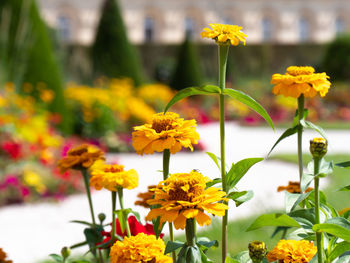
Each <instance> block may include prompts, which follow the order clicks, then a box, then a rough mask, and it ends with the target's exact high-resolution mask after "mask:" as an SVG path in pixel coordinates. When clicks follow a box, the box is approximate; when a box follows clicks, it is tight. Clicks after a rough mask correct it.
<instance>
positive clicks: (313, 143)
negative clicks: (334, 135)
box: [310, 138, 328, 158]
mask: <svg viewBox="0 0 350 263" xmlns="http://www.w3.org/2000/svg"><path fill="white" fill-rule="evenodd" d="M327 150H328V142H327V140H326V139H323V138H313V139H312V140H310V152H311V154H312V157H314V158H322V157H323V156H325V155H326V153H327Z"/></svg>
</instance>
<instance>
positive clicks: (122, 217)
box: [114, 209, 128, 233]
mask: <svg viewBox="0 0 350 263" xmlns="http://www.w3.org/2000/svg"><path fill="white" fill-rule="evenodd" d="M114 213H115V214H116V215H117V217H118V221H119V224H120V229H121V231H122V233H124V231H125V229H126V220H127V218H128V217H127V216H126V215H125V211H124V210H123V209H120V210H116V211H114Z"/></svg>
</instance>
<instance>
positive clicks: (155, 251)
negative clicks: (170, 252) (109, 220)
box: [109, 233, 172, 263]
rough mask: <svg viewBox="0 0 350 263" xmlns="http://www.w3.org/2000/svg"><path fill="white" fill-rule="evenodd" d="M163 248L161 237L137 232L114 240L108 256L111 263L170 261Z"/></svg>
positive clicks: (157, 262)
mask: <svg viewBox="0 0 350 263" xmlns="http://www.w3.org/2000/svg"><path fill="white" fill-rule="evenodd" d="M164 250H165V244H164V241H163V240H162V239H160V238H158V239H157V238H156V236H154V235H146V234H145V233H139V234H137V235H136V236H131V237H125V238H124V240H123V241H117V242H115V243H114V245H113V246H112V247H111V251H110V253H109V256H110V258H111V263H142V262H150V263H172V259H171V258H170V257H168V256H165V255H164Z"/></svg>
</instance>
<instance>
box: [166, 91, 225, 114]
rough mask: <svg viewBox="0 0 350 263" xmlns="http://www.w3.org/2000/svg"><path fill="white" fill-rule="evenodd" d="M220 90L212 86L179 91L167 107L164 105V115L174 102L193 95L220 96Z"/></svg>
mask: <svg viewBox="0 0 350 263" xmlns="http://www.w3.org/2000/svg"><path fill="white" fill-rule="evenodd" d="M220 93H221V90H220V88H219V87H218V86H214V85H206V86H203V87H190V88H185V89H182V90H180V91H179V92H178V93H176V94H175V96H174V97H173V98H172V99H171V100H170V102H169V103H168V105H166V107H165V109H164V113H166V112H167V111H168V109H169V108H170V107H171V106H173V105H174V104H175V103H176V102H178V101H180V100H182V99H183V98H186V97H189V96H193V95H212V94H220Z"/></svg>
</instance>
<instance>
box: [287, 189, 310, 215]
mask: <svg viewBox="0 0 350 263" xmlns="http://www.w3.org/2000/svg"><path fill="white" fill-rule="evenodd" d="M310 193H311V192H308V193H303V194H292V193H289V192H287V191H286V195H285V199H284V203H285V207H286V212H287V213H289V212H290V211H293V210H294V209H295V208H296V207H297V205H298V204H300V203H301V202H302V201H303V200H305V199H306V198H307V197H308V196H309V195H310Z"/></svg>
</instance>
